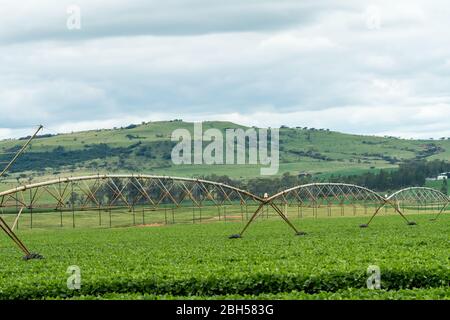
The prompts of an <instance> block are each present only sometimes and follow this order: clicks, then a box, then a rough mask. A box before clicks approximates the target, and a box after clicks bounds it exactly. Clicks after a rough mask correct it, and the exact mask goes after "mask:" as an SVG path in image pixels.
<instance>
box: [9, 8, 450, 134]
mask: <svg viewBox="0 0 450 320" xmlns="http://www.w3.org/2000/svg"><path fill="white" fill-rule="evenodd" d="M69 4H72V2H69V1H50V0H45V1H44V0H41V1H31V2H29V3H28V4H27V5H26V6H25V5H23V4H22V3H19V2H13V1H6V3H5V4H4V5H2V7H1V8H0V10H1V16H2V25H1V27H0V50H1V55H0V112H1V113H2V118H1V119H0V128H2V129H1V131H0V137H7V136H8V135H17V134H19V133H20V134H22V132H23V131H24V128H29V127H31V126H34V125H36V124H38V123H43V124H44V125H47V126H48V127H50V128H54V129H55V130H63V131H67V130H70V131H72V130H80V129H93V128H95V127H96V126H99V127H109V126H118V125H126V124H127V123H131V122H140V121H141V120H158V119H172V118H183V119H186V120H189V119H194V120H201V119H210V120H213V119H226V120H232V121H235V122H243V123H245V124H249V125H265V126H276V125H281V124H288V125H297V124H298V125H300V126H308V127H327V128H330V129H333V130H340V131H344V132H355V133H366V134H385V133H386V132H389V133H390V134H392V135H404V136H405V137H410V136H414V137H418V136H420V137H422V136H423V137H424V136H425V135H427V136H434V137H439V136H441V135H443V134H444V133H446V132H448V130H447V129H446V127H448V116H446V114H448V113H449V108H450V98H449V96H450V95H449V94H448V88H449V87H450V78H449V77H448V66H449V58H448V57H449V56H450V43H448V41H445V39H447V38H448V35H447V32H448V24H449V23H448V15H449V14H450V8H448V9H447V8H446V6H445V3H444V2H443V1H406V0H404V1H396V2H395V3H394V2H392V1H374V2H373V3H372V6H373V8H375V9H376V10H369V11H370V12H372V13H373V12H375V11H376V12H375V13H376V14H377V15H379V16H378V17H377V19H379V28H368V26H367V14H368V13H367V12H368V5H367V4H364V3H361V2H360V1H356V0H354V1H346V2H345V4H340V5H336V4H335V3H331V2H330V1H315V2H308V3H307V2H304V3H301V2H299V1H294V0H286V1H276V2H274V1H256V0H251V1H245V2H241V1H237V0H230V1H227V2H221V3H217V2H214V3H213V2H210V1H206V0H189V1H175V0H170V1H151V2H147V1H137V0H131V1H127V2H122V1H118V0H114V1H103V0H102V1H100V0H96V1H87V0H81V1H78V5H79V6H80V7H81V9H82V29H81V30H80V31H79V32H78V31H68V30H67V29H66V28H65V25H66V24H65V22H66V21H65V19H66V18H67V14H66V11H65V9H66V7H67V5H69ZM373 8H372V9H373ZM77 32H78V33H77ZM380 115H383V116H380ZM374 119H376V121H374Z"/></svg>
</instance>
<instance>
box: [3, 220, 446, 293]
mask: <svg viewBox="0 0 450 320" xmlns="http://www.w3.org/2000/svg"><path fill="white" fill-rule="evenodd" d="M410 216H411V217H413V219H414V221H416V222H417V225H416V226H407V225H406V224H405V223H404V221H403V220H402V219H401V217H399V216H398V215H380V216H379V217H377V218H376V219H375V220H374V221H373V223H372V224H371V225H370V227H369V228H364V229H361V228H359V227H358V225H359V224H360V223H363V222H366V220H367V217H366V216H360V215H357V216H354V217H347V216H346V217H319V218H300V219H299V218H298V217H294V216H291V218H292V219H293V221H294V223H295V225H296V226H298V227H299V228H300V229H301V230H304V231H306V232H307V235H306V236H294V235H293V232H292V230H291V229H289V227H288V226H287V225H286V224H285V223H284V222H283V221H281V219H279V218H277V219H275V218H273V219H258V221H256V222H255V223H254V224H253V225H251V227H250V228H249V229H248V231H247V233H245V234H244V237H243V238H242V239H228V238H227V237H228V236H229V235H230V234H233V233H236V232H238V231H239V230H240V229H241V228H242V226H243V221H239V220H234V221H227V222H224V221H217V222H214V223H196V224H192V223H191V224H173V225H171V224H169V225H163V226H153V225H148V226H146V227H142V226H141V227H138V226H135V227H115V228H114V227H113V228H103V227H92V226H91V227H89V228H88V227H87V226H85V227H82V226H81V227H77V228H74V229H72V228H71V227H70V226H68V225H65V226H64V227H63V228H57V227H41V228H35V229H30V228H28V227H25V224H22V226H21V227H20V228H19V230H18V234H19V236H20V237H21V238H22V239H23V241H24V242H25V243H26V244H27V245H28V246H29V248H30V250H31V251H34V252H39V253H41V254H42V255H44V256H45V259H43V260H30V261H23V260H22V259H21V256H22V254H21V252H20V251H18V249H17V248H16V247H15V246H14V245H13V243H12V242H11V241H10V240H9V239H8V238H7V237H6V236H4V235H3V234H2V235H1V236H0V261H1V264H0V274H1V277H0V299H180V298H184V299H186V298H187V299H217V298H220V299H236V298H238V299H449V298H450V289H449V281H450V269H449V265H450V264H449V262H450V261H449V247H450V238H449V234H450V216H449V215H448V212H447V213H446V214H444V215H442V216H441V217H440V218H439V219H438V220H437V221H433V222H432V221H429V218H430V217H431V216H432V215H429V214H415V215H412V214H411V215H410ZM55 218H57V216H56V217H53V219H55ZM128 218H130V216H128ZM52 221H53V220H52ZM47 225H48V224H47ZM55 225H57V219H56V222H55ZM72 265H76V266H78V267H80V270H81V279H82V280H81V281H82V282H81V289H80V290H69V289H68V288H67V286H66V281H67V278H68V277H69V275H68V274H67V273H66V271H67V269H68V267H69V266H72ZM369 265H377V266H379V268H380V272H381V289H380V290H369V289H367V285H366V280H367V278H368V275H367V268H368V266H369Z"/></svg>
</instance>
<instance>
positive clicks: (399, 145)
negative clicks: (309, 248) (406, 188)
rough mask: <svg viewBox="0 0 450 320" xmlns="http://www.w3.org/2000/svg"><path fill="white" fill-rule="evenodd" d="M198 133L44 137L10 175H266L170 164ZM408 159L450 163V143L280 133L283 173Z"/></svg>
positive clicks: (149, 129)
mask: <svg viewBox="0 0 450 320" xmlns="http://www.w3.org/2000/svg"><path fill="white" fill-rule="evenodd" d="M179 128H184V129H188V130H189V131H191V132H192V131H193V124H192V123H188V122H182V121H163V122H148V123H143V124H140V125H130V126H128V127H126V128H115V129H101V130H91V131H84V132H75V133H70V134H58V135H53V136H43V137H39V138H38V139H36V140H34V141H33V143H32V145H31V147H30V148H29V149H28V150H27V152H26V153H25V154H24V155H22V156H21V157H20V159H19V160H18V161H17V163H16V164H15V165H14V167H13V168H12V169H11V171H10V172H9V177H8V180H9V181H10V182H14V183H17V181H16V179H17V178H19V179H21V182H24V181H26V180H29V179H30V180H31V179H36V177H38V176H39V180H41V179H44V178H47V177H49V176H54V175H58V176H65V175H78V174H92V173H97V172H100V173H106V172H110V173H112V172H115V173H119V172H136V173H148V174H164V175H177V176H199V175H209V174H213V173H215V174H219V175H221V174H226V175H229V176H230V177H233V178H242V179H246V178H250V177H256V176H259V174H260V166H259V165H213V166H211V165H181V166H176V165H174V164H173V163H172V162H171V158H170V153H171V150H172V148H173V146H174V145H175V143H174V142H171V141H170V136H171V133H172V132H173V130H175V129H179ZM209 128H217V129H219V130H221V131H223V132H224V131H225V129H227V128H243V129H246V127H244V126H241V125H237V124H234V123H230V122H205V123H204V124H203V129H204V130H206V129H209ZM24 143H25V140H23V139H22V140H19V139H12V140H3V141H0V153H1V154H0V161H1V162H5V161H8V160H9V159H10V158H11V157H12V154H11V153H12V152H14V151H15V150H17V149H18V148H20V146H21V145H23V144H24ZM406 159H445V160H450V140H449V139H447V140H405V139H398V138H394V137H374V136H362V135H351V134H344V133H339V132H333V131H328V130H323V129H321V130H318V129H307V128H281V130H280V170H279V175H281V174H283V173H284V172H290V173H291V174H294V175H295V174H298V173H299V172H308V173H311V174H315V175H319V176H328V175H330V174H343V175H347V174H355V173H363V172H367V171H376V170H379V169H380V168H395V167H396V166H397V165H398V163H399V162H401V161H404V160H406Z"/></svg>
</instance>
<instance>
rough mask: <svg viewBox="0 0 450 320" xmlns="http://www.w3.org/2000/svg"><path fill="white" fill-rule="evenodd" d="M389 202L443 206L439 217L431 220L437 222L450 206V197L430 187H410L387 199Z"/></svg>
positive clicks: (438, 214)
mask: <svg viewBox="0 0 450 320" xmlns="http://www.w3.org/2000/svg"><path fill="white" fill-rule="evenodd" d="M387 200H388V201H391V202H393V203H396V204H397V206H398V203H399V202H403V203H406V204H410V205H411V204H415V205H418V206H427V205H436V206H438V207H439V206H442V207H441V208H440V209H439V212H438V213H437V215H436V216H435V217H434V218H432V219H431V220H436V219H437V218H438V217H439V216H440V215H441V214H442V212H444V210H445V209H446V208H447V207H448V205H449V204H450V197H448V196H447V195H446V194H444V193H442V192H441V191H439V190H436V189H433V188H428V187H408V188H404V189H401V190H398V191H396V192H394V193H393V194H391V195H390V196H389V197H387Z"/></svg>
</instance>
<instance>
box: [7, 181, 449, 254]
mask: <svg viewBox="0 0 450 320" xmlns="http://www.w3.org/2000/svg"><path fill="white" fill-rule="evenodd" d="M449 202H450V199H449V198H448V197H447V196H446V195H444V194H443V193H441V192H439V191H437V190H434V189H430V188H423V187H413V188H407V189H403V190H400V191H397V192H395V193H394V194H392V195H391V196H389V197H383V196H381V195H379V194H378V193H376V192H375V191H373V190H370V189H367V188H364V187H361V186H357V185H351V184H344V183H312V184H305V185H299V186H296V187H293V188H290V189H287V190H284V191H281V192H279V193H277V194H274V195H272V196H270V197H269V196H267V197H259V196H257V195H254V194H252V193H250V192H248V191H246V190H242V189H239V188H236V187H233V186H230V185H227V184H224V183H219V182H213V181H207V180H201V179H190V178H180V177H169V176H154V175H134V174H114V175H110V174H104V175H100V174H97V175H91V176H78V177H67V178H59V179H54V180H49V181H44V182H39V183H34V184H28V185H23V186H20V187H16V188H13V189H10V190H6V191H3V192H0V209H1V210H2V212H7V213H15V214H16V218H15V220H14V223H13V226H12V227H11V228H10V227H9V226H8V225H7V224H6V222H5V221H4V220H3V219H1V218H0V226H1V228H2V229H3V231H5V232H6V234H7V235H8V236H9V237H10V238H11V239H12V240H13V241H14V242H15V243H16V244H17V246H18V247H19V248H20V249H21V250H22V251H23V252H24V253H25V257H24V259H34V258H41V256H40V255H38V254H33V253H30V251H29V250H28V249H27V248H26V247H25V245H24V244H23V243H22V241H21V240H20V239H19V238H18V237H17V236H16V234H15V233H14V231H13V230H14V227H15V226H16V224H17V222H18V220H19V218H20V216H21V214H23V212H24V211H27V212H28V213H30V214H31V219H32V215H33V211H34V212H43V211H51V210H53V211H59V212H61V217H62V212H72V215H73V217H75V212H76V211H87V212H92V211H96V210H98V212H99V213H100V211H101V210H104V209H106V210H111V208H125V209H126V210H127V211H128V212H131V213H132V214H133V218H135V215H134V213H135V209H136V208H147V209H148V210H151V211H152V210H153V211H156V210H157V208H159V210H161V209H162V210H167V208H168V207H171V208H172V209H173V208H181V207H184V208H193V209H194V208H199V209H200V210H201V209H202V208H214V207H217V209H218V210H219V219H220V209H221V208H223V207H224V206H226V205H228V206H238V207H240V208H241V210H247V209H248V208H256V209H255V211H253V214H252V215H251V217H250V218H249V219H248V221H247V222H246V224H245V226H244V227H243V229H242V230H241V232H240V233H238V234H234V235H231V236H230V237H229V238H232V239H234V238H241V237H242V235H243V234H244V232H245V231H246V230H247V228H248V227H249V226H250V224H251V223H252V222H254V221H255V220H256V218H257V217H258V216H259V215H260V214H261V213H262V212H263V211H264V210H263V209H264V208H265V207H267V208H268V207H271V208H273V210H274V211H275V213H276V214H277V215H278V216H280V217H281V218H282V219H283V220H284V221H285V222H286V223H287V224H288V225H289V227H290V228H292V229H293V230H294V232H295V234H296V235H305V234H306V233H305V232H303V231H299V230H298V229H297V228H296V227H295V226H294V224H293V223H292V222H291V221H290V220H289V218H288V215H287V214H286V210H287V208H288V207H293V206H294V207H297V209H298V210H299V212H300V211H301V210H302V209H304V208H312V209H313V210H316V216H317V208H319V207H321V208H327V209H328V210H330V211H331V208H332V207H333V206H334V207H333V208H336V207H338V208H340V210H341V211H342V215H343V210H344V207H347V208H349V207H350V208H353V210H354V212H355V215H356V210H359V209H357V208H361V206H363V208H364V210H365V213H368V212H367V211H368V210H373V214H372V216H371V217H370V219H369V221H368V222H367V223H366V224H362V225H360V227H368V226H369V224H370V223H371V221H372V220H373V218H374V217H375V216H376V215H377V214H378V213H379V212H380V210H381V209H382V208H383V207H385V206H390V207H392V208H393V209H394V211H395V212H396V213H397V214H399V215H400V216H401V217H402V218H403V219H404V220H405V221H406V223H407V224H408V225H414V224H415V223H414V222H413V221H409V220H408V219H407V218H406V216H405V215H404V209H405V206H406V207H408V206H409V207H411V206H416V205H417V206H419V205H433V206H438V208H440V211H439V213H438V214H437V215H436V217H435V219H436V218H437V217H439V215H440V214H441V213H442V212H443V211H444V210H445V209H446V207H447V206H448V204H449ZM402 206H403V207H402ZM244 208H245V209H244ZM8 210H9V211H8ZM142 210H144V209H142ZM251 210H252V209H251ZM200 212H201V211H200ZM241 212H243V211H241ZM172 213H173V210H172ZM330 215H331V214H330ZM243 217H244V216H243V215H242V220H244V219H243ZM61 219H62V218H61ZM61 221H62V220H61Z"/></svg>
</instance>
